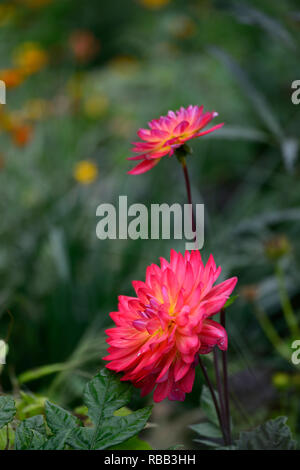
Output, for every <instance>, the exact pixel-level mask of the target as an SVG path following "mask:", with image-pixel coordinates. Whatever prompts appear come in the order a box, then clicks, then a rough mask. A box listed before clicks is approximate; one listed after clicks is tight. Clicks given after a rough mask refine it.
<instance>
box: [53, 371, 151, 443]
mask: <svg viewBox="0 0 300 470" xmlns="http://www.w3.org/2000/svg"><path fill="white" fill-rule="evenodd" d="M129 399H130V385H129V384H127V383H123V382H120V380H119V378H118V377H117V376H116V375H115V374H113V373H111V372H110V371H108V370H107V369H103V370H102V371H101V372H100V373H99V374H98V375H97V376H96V377H94V378H93V379H92V380H91V381H90V382H89V383H88V384H87V385H86V388H85V392H84V404H85V405H86V406H87V408H88V415H89V417H90V419H91V421H92V423H93V426H89V427H83V426H78V425H79V424H80V423H79V421H78V420H77V419H76V418H75V417H74V416H73V415H71V414H70V413H69V412H67V411H65V410H63V409H62V408H60V407H59V406H57V405H53V404H52V403H49V402H46V405H45V411H46V420H47V424H48V426H49V428H50V429H51V431H52V432H53V434H54V435H58V434H59V435H60V437H59V438H58V437H57V440H55V439H54V437H53V439H52V441H51V442H50V443H48V444H47V445H49V446H52V445H53V446H54V445H59V446H61V447H63V445H65V444H68V445H69V446H70V447H72V448H73V449H82V450H83V449H97V450H100V449H106V448H108V447H113V446H116V445H118V444H121V443H124V442H125V441H127V442H128V440H129V439H130V438H132V437H133V436H136V435H137V434H138V433H139V432H140V431H141V430H142V429H143V428H144V427H145V424H146V423H147V420H148V419H149V417H150V414H151V407H146V408H143V409H141V410H138V411H134V412H130V410H127V409H126V412H125V410H124V406H125V405H126V404H127V403H128V401H129ZM122 408H123V410H122V412H121V413H120V412H119V413H118V412H117V410H120V409H122ZM119 415H121V416H119ZM63 432H64V433H63Z"/></svg>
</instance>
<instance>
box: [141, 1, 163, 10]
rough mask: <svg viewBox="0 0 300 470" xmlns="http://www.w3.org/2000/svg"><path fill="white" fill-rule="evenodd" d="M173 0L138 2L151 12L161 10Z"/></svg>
mask: <svg viewBox="0 0 300 470" xmlns="http://www.w3.org/2000/svg"><path fill="white" fill-rule="evenodd" d="M170 1H171V0H138V2H139V3H140V4H141V5H142V6H143V7H145V8H149V9H151V10H157V9H159V8H162V7H164V6H166V5H168V3H170Z"/></svg>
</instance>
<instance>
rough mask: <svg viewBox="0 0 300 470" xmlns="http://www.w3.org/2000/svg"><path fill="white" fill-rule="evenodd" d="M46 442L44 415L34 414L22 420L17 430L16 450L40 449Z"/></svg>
mask: <svg viewBox="0 0 300 470" xmlns="http://www.w3.org/2000/svg"><path fill="white" fill-rule="evenodd" d="M45 442H46V429H45V425H44V419H43V416H41V415H38V416H33V417H32V418H28V419H25V420H24V421H22V422H21V424H20V425H19V426H18V428H17V430H16V435H15V449H16V450H40V449H42V448H43V446H44V444H45Z"/></svg>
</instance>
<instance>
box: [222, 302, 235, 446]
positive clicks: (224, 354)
mask: <svg viewBox="0 0 300 470" xmlns="http://www.w3.org/2000/svg"><path fill="white" fill-rule="evenodd" d="M220 321H221V325H222V326H223V328H224V329H225V328H226V319H225V309H224V308H222V310H221V312H220ZM222 364H223V385H224V400H225V415H226V425H227V433H228V440H229V445H231V442H232V439H231V423H230V406H229V387H228V367H227V351H226V350H225V351H222Z"/></svg>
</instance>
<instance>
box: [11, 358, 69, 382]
mask: <svg viewBox="0 0 300 470" xmlns="http://www.w3.org/2000/svg"><path fill="white" fill-rule="evenodd" d="M66 367H67V366H66V364H59V363H58V364H49V365H47V366H43V367H38V368H36V369H32V370H28V371H26V372H23V374H20V375H19V377H18V380H19V383H20V384H24V383H26V382H31V381H32V380H38V379H40V378H41V377H45V376H47V375H50V374H55V373H57V372H61V371H63V370H65V369H66Z"/></svg>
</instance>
